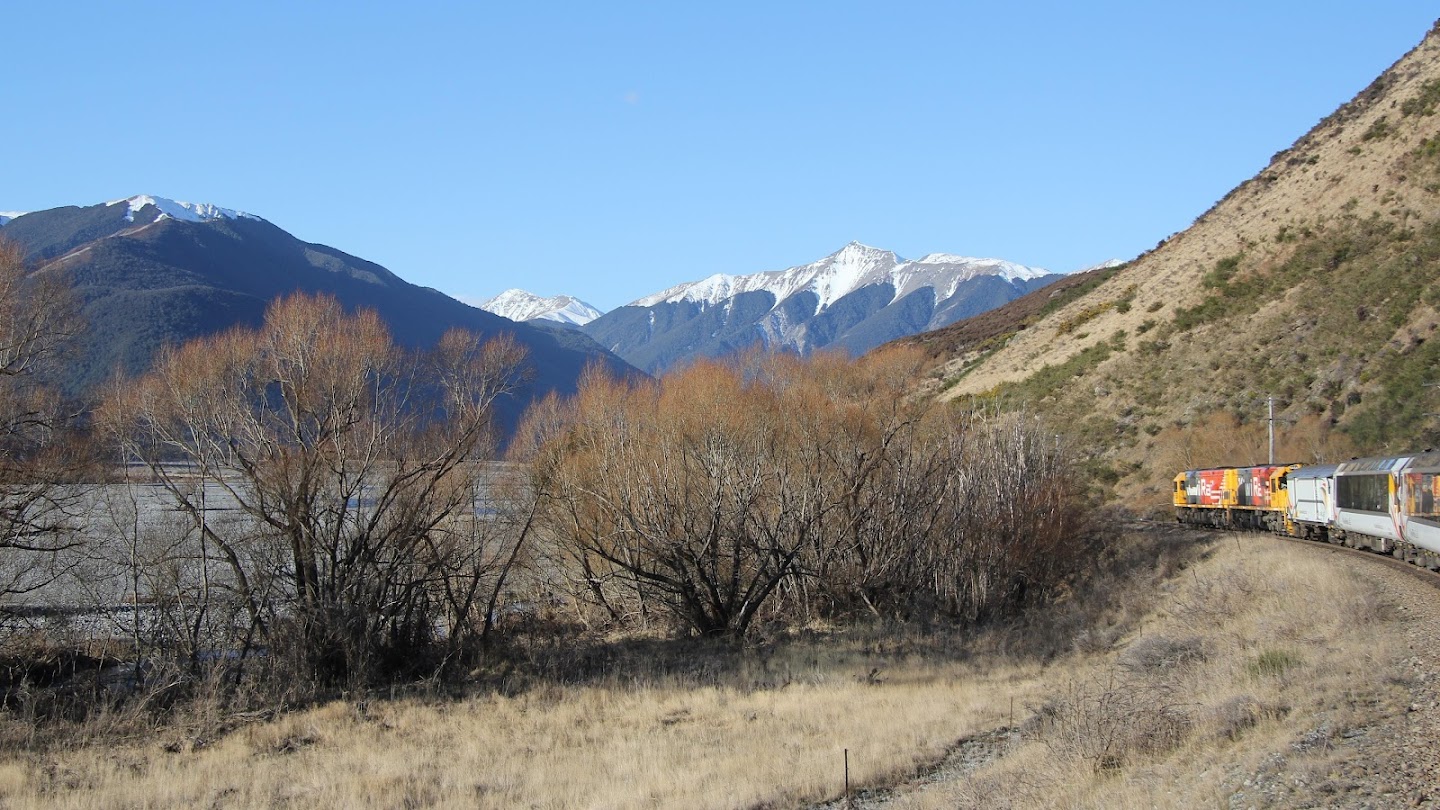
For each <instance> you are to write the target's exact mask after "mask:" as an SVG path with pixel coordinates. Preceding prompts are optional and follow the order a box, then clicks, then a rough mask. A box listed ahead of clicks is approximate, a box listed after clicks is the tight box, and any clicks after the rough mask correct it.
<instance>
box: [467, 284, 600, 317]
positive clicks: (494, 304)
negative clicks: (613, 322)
mask: <svg viewBox="0 0 1440 810" xmlns="http://www.w3.org/2000/svg"><path fill="white" fill-rule="evenodd" d="M480 308H481V309H483V310H485V311H487V312H493V313H495V314H496V315H499V316H501V317H503V318H509V319H510V320H512V321H533V320H547V321H557V322H559V323H564V324H569V325H571V326H584V325H585V324H587V323H589V322H591V321H593V320H595V319H596V318H598V317H600V310H598V309H596V308H595V307H592V306H590V305H589V304H587V303H585V302H584V301H581V300H580V299H578V298H575V297H573V296H569V295H556V296H552V297H550V298H544V297H541V296H538V295H535V294H534V293H530V292H526V291H525V290H517V289H510V290H506V291H505V292H502V293H500V294H499V295H497V296H495V297H494V298H491V299H490V300H489V301H486V302H485V303H483V304H481V305H480Z"/></svg>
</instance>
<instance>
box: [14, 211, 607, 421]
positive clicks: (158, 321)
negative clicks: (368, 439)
mask: <svg viewBox="0 0 1440 810" xmlns="http://www.w3.org/2000/svg"><path fill="white" fill-rule="evenodd" d="M0 237H3V238H6V239H9V240H11V241H14V242H16V243H18V244H20V245H21V246H22V247H23V248H24V249H25V251H26V254H27V257H28V260H29V261H30V262H31V263H32V264H33V265H34V267H35V271H34V272H55V271H63V272H65V273H68V274H69V276H70V277H71V279H72V280H73V281H74V284H75V287H76V290H77V292H78V294H79V297H80V300H81V302H82V306H83V314H84V316H85V319H86V322H87V330H86V337H87V342H86V344H85V345H84V346H83V347H81V351H80V352H79V356H78V357H77V359H76V362H75V364H74V366H73V367H72V369H71V374H70V377H69V379H67V380H65V381H64V383H65V387H66V389H67V390H68V391H69V392H70V393H71V394H74V395H85V394H86V392H90V391H93V390H94V387H95V386H96V385H97V384H99V383H102V382H104V381H106V380H108V379H109V378H111V377H112V376H113V375H114V374H115V373H116V372H119V373H121V374H125V375H135V374H139V373H141V372H143V371H144V370H145V369H147V368H148V367H149V364H150V362H151V359H152V358H153V357H154V356H155V353H156V352H157V351H158V350H159V349H160V347H161V346H164V345H166V344H171V343H181V342H184V341H186V340H189V339H191V338H194V337H197V336H200V335H204V334H210V333H213V332H218V331H221V330H224V329H227V328H230V327H232V326H236V325H250V326H254V325H258V324H259V323H260V320H261V318H262V317H263V315H264V312H265V308H266V306H267V305H268V304H269V302H270V301H272V300H274V299H275V298H277V297H280V296H284V295H288V294H290V293H293V292H296V291H304V292H309V293H328V294H330V295H333V296H335V298H336V299H337V300H339V301H340V302H341V303H342V304H343V305H344V306H346V307H347V308H351V309H353V308H356V307H369V308H371V309H374V310H375V311H376V312H377V313H379V315H380V316H381V317H382V318H384V319H385V321H386V323H387V324H388V325H389V327H390V330H391V332H392V334H393V335H394V337H395V339H396V341H397V342H398V343H400V344H403V345H406V346H411V347H425V346H429V345H432V344H433V343H434V342H435V341H436V340H438V339H439V337H440V336H441V335H442V334H443V333H444V332H445V331H446V330H447V329H449V328H451V327H457V326H458V327H464V328H467V329H471V330H473V331H475V332H478V333H481V334H487V335H489V334H499V333H502V332H510V333H513V334H514V335H515V336H516V338H517V339H518V340H519V341H520V343H522V344H523V345H524V346H525V347H526V348H527V349H528V350H529V353H530V361H531V363H532V365H533V367H534V370H535V376H534V379H533V381H532V383H531V386H530V390H529V391H528V392H527V396H528V395H539V394H543V393H545V392H548V391H556V390H558V391H562V392H565V391H572V390H574V388H575V385H576V382H577V380H578V379H579V376H580V373H581V371H582V370H583V369H584V368H585V367H586V366H587V365H588V364H590V363H592V362H599V363H602V364H605V365H607V366H608V367H610V368H611V369H612V370H614V371H615V372H616V373H621V374H624V373H632V372H633V371H634V370H633V369H631V368H630V367H629V366H627V365H626V364H625V363H624V362H623V361H621V360H620V359H619V358H617V357H615V356H614V355H612V354H610V353H608V352H606V351H604V350H603V349H601V348H600V347H599V346H597V345H595V343H594V342H593V341H591V340H590V339H588V338H586V337H585V336H583V335H581V334H579V333H576V332H573V331H569V330H562V329H541V328H536V327H534V326H530V325H527V324H517V323H515V322H513V321H510V320H507V319H505V318H502V317H500V316H498V315H494V314H492V313H489V312H486V311H484V310H481V309H477V308H475V307H471V306H467V305H465V304H462V303H460V302H459V301H456V300H455V299H453V298H450V297H448V296H446V295H444V294H442V293H440V292H438V291H436V290H433V289H429V288H426V287H420V286H416V285H414V284H410V283H409V282H406V281H404V280H403V279H401V278H399V277H398V276H396V275H395V274H394V273H391V272H390V271H389V270H387V269H385V268H384V267H381V266H380V265H378V264H375V263H373V262H368V261H365V260H364V259H360V258H357V257H355V256H352V255H350V254H348V253H344V252H342V251H339V250H336V249H335V248H331V247H327V246H325V245H319V244H311V243H308V242H303V241H301V240H299V239H297V238H295V237H294V236H292V235H290V234H289V233H287V232H285V231H284V230H281V229H280V228H279V227H277V226H275V225H273V224H271V223H270V222H268V221H266V220H264V219H262V218H260V217H258V216H255V215H252V214H246V213H243V212H239V211H232V210H229V209H225V208H219V207H216V206H212V205H203V204H192V203H184V202H176V201H174V200H167V199H164V198H161V197H151V196H137V197H131V198H129V199H125V200H116V201H114V202H109V203H105V204H101V205H91V206H86V207H64V208H55V209H51V210H48V211H36V212H32V213H27V214H24V215H20V216H15V217H14V218H13V219H10V220H8V221H6V222H5V223H4V224H3V225H0ZM526 398H527V397H521V398H520V400H521V402H520V403H519V404H523V401H524V400H525V399H526ZM517 407H518V404H517ZM511 416H513V414H511Z"/></svg>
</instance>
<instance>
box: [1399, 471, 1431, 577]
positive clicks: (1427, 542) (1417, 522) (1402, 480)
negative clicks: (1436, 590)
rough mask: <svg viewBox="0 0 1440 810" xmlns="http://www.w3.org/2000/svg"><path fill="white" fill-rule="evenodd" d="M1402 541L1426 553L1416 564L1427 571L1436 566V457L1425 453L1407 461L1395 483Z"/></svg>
mask: <svg viewBox="0 0 1440 810" xmlns="http://www.w3.org/2000/svg"><path fill="white" fill-rule="evenodd" d="M1396 484H1397V486H1396V489H1397V500H1398V502H1399V509H1400V515H1401V521H1402V523H1401V530H1402V535H1403V539H1404V540H1405V542H1407V543H1409V544H1410V545H1413V546H1415V547H1416V548H1418V549H1421V550H1423V551H1424V552H1428V553H1427V554H1426V555H1425V556H1426V557H1428V558H1429V559H1423V560H1416V561H1415V562H1418V563H1420V564H1422V565H1425V566H1426V567H1427V568H1435V567H1437V566H1440V559H1435V555H1436V554H1440V453H1437V452H1425V453H1421V454H1419V455H1417V456H1414V457H1413V458H1411V459H1410V463H1408V464H1406V465H1405V468H1404V470H1402V471H1401V473H1400V476H1399V480H1398V481H1397V482H1396Z"/></svg>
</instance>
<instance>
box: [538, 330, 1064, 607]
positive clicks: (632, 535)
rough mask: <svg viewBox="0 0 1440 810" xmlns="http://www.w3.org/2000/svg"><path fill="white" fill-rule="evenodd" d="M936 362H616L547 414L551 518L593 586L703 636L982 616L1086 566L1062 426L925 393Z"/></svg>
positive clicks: (617, 602) (578, 571)
mask: <svg viewBox="0 0 1440 810" xmlns="http://www.w3.org/2000/svg"><path fill="white" fill-rule="evenodd" d="M920 362H921V359H920V358H919V357H918V356H916V355H915V354H914V353H910V352H885V353H880V354H877V355H873V356H870V357H866V358H863V359H861V360H859V361H851V360H849V359H846V358H841V357H835V356H822V357H817V358H809V359H804V360H802V359H799V358H795V357H787V356H773V355H772V356H758V355H757V356H751V357H748V358H745V359H742V360H740V361H738V362H735V363H730V364H722V363H714V362H702V363H697V364H695V365H693V366H691V367H690V368H687V369H685V370H682V371H678V372H674V373H671V374H668V375H666V376H665V377H663V378H662V379H659V380H650V381H641V382H635V381H620V380H614V379H610V378H607V377H605V376H603V375H602V374H600V373H595V374H591V375H589V376H587V377H586V379H584V380H583V381H582V384H581V387H580V392H579V394H578V395H577V396H576V397H574V398H573V399H571V400H569V401H566V402H560V401H550V402H548V403H546V404H545V405H544V406H543V407H541V408H539V409H536V410H535V411H533V412H532V414H531V415H530V417H529V419H528V421H527V423H526V425H525V429H524V430H523V431H522V434H521V441H520V442H519V443H518V444H519V446H520V447H523V448H525V449H526V452H527V456H528V458H530V459H531V462H532V471H533V476H534V481H535V484H534V487H535V490H536V491H537V492H539V493H541V495H542V497H543V499H544V502H545V507H546V508H545V519H546V527H547V529H548V530H549V531H550V532H551V533H552V535H553V537H554V540H555V547H556V548H557V549H559V550H560V551H561V552H562V553H564V554H565V555H566V559H565V563H566V565H565V566H562V567H561V570H566V571H568V572H569V574H570V576H571V580H572V582H573V583H575V584H576V585H578V586H580V587H578V588H576V589H575V590H576V593H577V595H579V596H581V597H582V598H588V599H589V600H591V601H593V602H594V603H595V604H598V605H600V606H601V607H603V608H604V609H605V610H607V611H608V613H609V615H610V616H611V617H612V618H613V619H615V620H619V621H622V622H630V621H633V620H634V619H636V618H637V617H648V616H652V615H656V614H663V615H667V616H669V617H672V618H673V619H674V620H676V621H677V622H678V623H679V624H680V625H682V626H684V627H686V628H688V629H689V630H691V631H692V632H695V633H700V634H708V635H713V634H728V635H737V636H738V635H743V634H745V633H746V632H747V631H748V630H749V629H750V628H751V627H752V625H753V624H754V623H755V622H756V620H757V619H767V620H768V619H773V620H776V621H780V622H784V623H797V622H803V621H806V620H808V619H810V618H815V617H820V616H824V617H835V616H848V615H853V614H856V613H868V614H871V615H875V616H881V617H885V618H891V617H899V618H904V617H907V616H913V615H915V614H917V613H918V612H928V613H930V614H933V615H937V616H939V617H942V618H943V617H953V618H958V619H962V620H969V619H974V618H977V617H980V616H982V615H985V614H987V613H990V612H992V611H994V610H996V609H997V608H1000V607H1003V606H1005V605H1007V604H1010V603H1013V602H1015V601H1017V600H1019V599H1021V598H1023V597H1024V596H1026V595H1027V594H1030V593H1042V592H1044V591H1045V590H1046V589H1047V588H1048V587H1050V586H1051V585H1053V584H1054V583H1056V582H1057V581H1059V577H1060V576H1062V575H1063V574H1064V573H1065V572H1066V571H1068V570H1070V569H1071V568H1072V567H1073V563H1074V561H1075V558H1076V556H1077V555H1078V554H1079V553H1081V549H1082V548H1083V543H1082V542H1081V539H1080V538H1079V537H1078V533H1077V532H1076V531H1075V528H1076V526H1077V524H1076V522H1075V511H1074V507H1075V506H1076V505H1077V502H1076V498H1075V492H1076V487H1075V484H1074V479H1073V476H1072V474H1071V471H1070V465H1069V463H1068V461H1067V460H1066V458H1065V454H1064V453H1063V448H1061V447H1060V446H1059V445H1057V444H1056V443H1055V441H1054V434H1053V433H1051V432H1049V431H1046V430H1045V429H1044V428H1043V427H1042V426H1041V425H1040V424H1039V423H1038V422H1036V421H1035V420H1033V419H1027V418H1025V417H1023V416H1013V415H1000V414H991V415H987V414H966V413H961V412H958V411H954V410H951V409H949V408H946V407H943V406H939V407H932V406H931V405H930V404H929V403H927V402H924V401H922V400H919V399H917V398H916V397H914V396H913V395H912V392H911V388H912V386H913V381H914V380H915V379H916V376H917V369H918V367H919V364H920Z"/></svg>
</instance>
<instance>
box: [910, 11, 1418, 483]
mask: <svg viewBox="0 0 1440 810" xmlns="http://www.w3.org/2000/svg"><path fill="white" fill-rule="evenodd" d="M1437 112H1440V33H1437V30H1432V31H1431V32H1430V33H1429V35H1428V36H1426V38H1425V39H1424V41H1422V42H1421V43H1420V45H1418V46H1417V47H1416V48H1415V49H1414V50H1412V51H1411V52H1410V53H1409V54H1407V55H1406V56H1405V57H1404V58H1402V59H1401V60H1399V61H1398V62H1397V63H1396V64H1395V65H1394V66H1392V67H1391V68H1390V69H1389V70H1387V71H1386V72H1385V73H1384V74H1383V75H1381V76H1380V77H1379V78H1377V79H1376V80H1375V81H1374V82H1373V83H1372V84H1371V85H1370V86H1369V87H1368V88H1366V89H1365V90H1364V91H1363V92H1361V93H1360V94H1359V95H1357V96H1356V97H1355V98H1354V99H1353V100H1351V101H1350V102H1348V103H1346V104H1344V105H1343V106H1341V107H1340V108H1339V109H1338V110H1337V111H1336V112H1335V113H1333V114H1332V115H1330V116H1329V117H1327V118H1326V119H1325V120H1323V121H1321V122H1320V123H1319V124H1318V125H1316V126H1315V127H1314V128H1313V129H1312V130H1311V131H1310V132H1309V133H1307V134H1305V135H1304V136H1303V137H1301V138H1300V139H1299V140H1298V141H1296V142H1295V143H1294V144H1293V145H1292V146H1291V147H1290V148H1288V149H1285V150H1283V151H1281V152H1279V153H1278V154H1276V155H1275V156H1274V158H1273V159H1272V160H1271V162H1270V164H1269V165H1268V166H1267V167H1266V168H1265V169H1264V170H1263V171H1261V172H1260V173H1259V174H1258V175H1256V176H1255V177H1253V178H1251V179H1249V180H1247V181H1245V182H1244V183H1241V184H1240V185H1239V186H1238V187H1237V188H1235V189H1234V190H1233V191H1232V192H1230V193H1229V194H1228V195H1226V196H1225V198H1224V199H1222V200H1221V201H1220V202H1219V203H1217V204H1216V205H1215V206H1213V207H1212V208H1211V209H1210V210H1209V211H1207V212H1206V213H1204V214H1203V215H1202V216H1200V217H1199V218H1198V219H1197V220H1196V221H1195V224H1194V225H1193V226H1192V227H1190V228H1189V229H1187V230H1185V231H1184V232H1182V233H1179V234H1176V235H1174V236H1172V237H1171V238H1169V239H1166V240H1164V241H1163V242H1162V243H1161V244H1159V245H1157V247H1156V248H1155V249H1153V250H1151V251H1149V252H1148V253H1146V254H1144V255H1142V256H1140V257H1139V258H1137V259H1136V260H1134V261H1133V262H1131V263H1130V264H1128V265H1126V266H1125V267H1123V268H1121V269H1120V270H1118V271H1117V272H1114V274H1113V275H1112V276H1110V277H1109V278H1108V279H1106V280H1105V281H1104V282H1103V283H1100V284H1097V285H1095V286H1094V288H1093V289H1089V290H1088V291H1087V290H1080V289H1078V288H1077V291H1078V292H1080V293H1081V294H1078V295H1075V296H1074V298H1073V300H1068V301H1064V300H1063V298H1062V299H1057V302H1059V301H1063V305H1054V306H1051V307H1050V308H1049V309H1050V310H1051V311H1049V312H1048V313H1046V314H1044V316H1043V317H1034V316H1031V317H1026V316H1024V315H1022V314H1020V313H1019V310H1017V309H1014V308H1015V307H1018V306H1020V304H1019V303H1016V304H1011V305H1010V307H1011V309H1008V310H1007V309H1001V310H999V311H997V312H996V313H991V314H990V315H988V316H987V317H988V318H991V319H993V320H992V323H994V324H996V326H995V327H993V328H991V329H989V330H985V329H977V328H976V327H975V326H974V325H970V324H959V325H956V326H953V327H950V328H949V329H947V330H942V331H941V332H940V333H938V334H932V335H927V336H925V337H924V338H923V340H921V339H916V340H911V341H905V342H908V343H922V344H928V345H930V346H932V347H939V349H938V350H932V351H933V353H935V354H936V355H937V366H936V368H935V371H934V374H933V376H932V377H931V378H930V379H929V380H927V381H926V390H927V391H930V392H933V393H935V394H936V395H937V396H938V397H939V398H941V399H943V400H955V399H957V398H969V397H979V398H981V399H984V400H993V401H995V402H997V403H999V404H1000V406H1001V407H1007V408H1018V407H1024V408H1028V409H1032V410H1038V411H1041V412H1043V413H1046V414H1048V415H1050V416H1051V417H1052V418H1053V420H1054V422H1055V423H1056V424H1064V425H1067V426H1068V428H1069V430H1070V432H1071V436H1072V440H1074V441H1077V442H1079V443H1080V444H1081V445H1082V446H1083V447H1084V448H1085V450H1086V451H1087V452H1088V454H1090V455H1091V456H1092V457H1094V458H1095V459H1096V463H1095V472H1096V474H1097V475H1098V476H1099V477H1100V478H1101V480H1104V481H1108V482H1113V483H1119V484H1120V485H1121V487H1120V488H1121V492H1122V494H1125V495H1132V496H1136V497H1139V498H1140V499H1141V501H1142V502H1143V503H1146V504H1149V503H1161V502H1163V501H1164V492H1165V490H1166V489H1167V488H1168V483H1167V482H1168V479H1169V478H1170V477H1171V476H1172V475H1173V473H1174V470H1175V469H1178V468H1180V467H1184V466H1196V465H1207V464H1219V463H1227V464H1233V463H1245V462H1250V461H1257V460H1263V459H1264V458H1265V453H1266V448H1265V427H1266V425H1265V414H1266V398H1267V396H1272V395H1273V396H1274V397H1275V398H1276V400H1275V403H1276V409H1277V419H1278V420H1279V421H1278V422H1277V448H1278V449H1277V454H1278V455H1279V456H1281V457H1285V458H1292V459H1297V460H1315V459H1319V458H1325V457H1330V458H1335V457H1342V456H1344V455H1347V454H1350V453H1353V452H1366V453H1370V452H1388V451H1402V450H1408V449H1413V448H1417V447H1425V446H1432V445H1435V444H1436V443H1437V441H1440V420H1437V419H1436V417H1434V416H1433V415H1432V413H1433V412H1437V411H1440V390H1437V389H1432V388H1429V387H1427V386H1426V384H1427V383H1430V382H1432V381H1440V377H1437V376H1436V371H1435V369H1436V367H1437V365H1440V341H1435V340H1431V337H1432V336H1433V335H1434V333H1435V331H1436V329H1437V325H1440V311H1437V308H1436V307H1437V305H1440V115H1437ZM1235 125H1236V126H1243V125H1244V124H1243V122H1240V121H1237V122H1235ZM1160 182H1163V179H1162V180H1160ZM1035 314H1037V315H1038V313H1035ZM1202 427H1203V428H1205V430H1200V428H1202Z"/></svg>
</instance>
